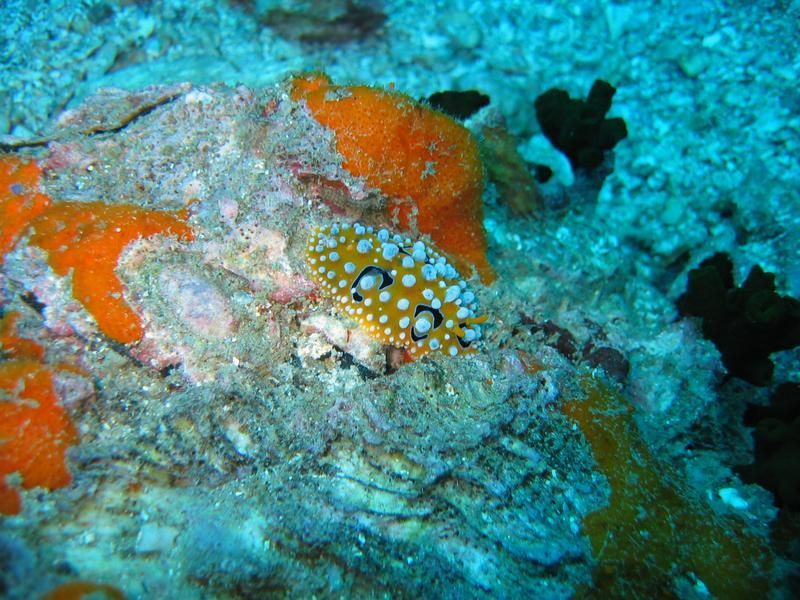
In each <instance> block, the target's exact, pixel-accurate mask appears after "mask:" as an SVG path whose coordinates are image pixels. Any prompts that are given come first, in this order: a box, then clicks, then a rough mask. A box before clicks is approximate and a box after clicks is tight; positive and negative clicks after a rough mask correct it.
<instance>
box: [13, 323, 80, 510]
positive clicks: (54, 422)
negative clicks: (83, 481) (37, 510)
mask: <svg viewBox="0 0 800 600" xmlns="http://www.w3.org/2000/svg"><path fill="white" fill-rule="evenodd" d="M17 316H18V315H17V313H8V314H6V315H5V316H4V317H3V318H0V353H2V354H5V355H7V356H12V357H14V359H15V360H8V361H5V362H0V514H6V515H15V514H18V513H19V511H20V510H21V508H22V507H21V502H20V497H19V492H18V491H17V490H16V489H14V488H13V487H10V486H9V485H8V482H7V481H6V477H7V476H8V475H10V474H12V473H19V474H20V476H21V477H22V487H23V488H25V489H31V488H35V487H44V488H47V489H48V490H53V489H55V488H59V487H64V486H65V485H68V484H69V482H70V481H71V480H72V478H71V476H70V473H69V470H68V469H67V465H66V463H65V462H64V452H65V451H66V449H67V447H68V446H71V445H74V444H75V443H77V440H78V436H77V432H76V431H75V427H74V426H73V424H72V422H71V421H70V419H69V416H68V415H67V413H66V412H65V411H64V409H63V408H62V406H61V404H59V402H58V396H57V395H56V392H55V388H54V386H53V374H52V372H51V370H50V369H49V368H48V367H46V366H45V365H43V364H42V363H41V362H39V361H40V359H41V358H42V353H43V350H42V348H41V346H39V345H38V344H37V343H36V342H34V341H32V340H25V339H23V338H21V337H19V336H18V335H17V334H16V331H15V329H14V321H15V320H16V318H17Z"/></svg>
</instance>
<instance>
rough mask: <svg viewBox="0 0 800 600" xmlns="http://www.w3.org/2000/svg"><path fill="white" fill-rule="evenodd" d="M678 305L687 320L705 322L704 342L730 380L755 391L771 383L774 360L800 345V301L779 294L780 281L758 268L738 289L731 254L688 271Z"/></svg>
mask: <svg viewBox="0 0 800 600" xmlns="http://www.w3.org/2000/svg"><path fill="white" fill-rule="evenodd" d="M677 304H678V310H679V311H680V312H681V314H682V315H691V316H694V317H700V318H701V319H702V324H703V336H704V337H705V338H706V339H709V340H711V341H712V342H714V345H715V346H716V347H717V349H718V350H719V351H720V353H721V354H722V362H723V363H724V364H725V367H726V368H727V369H728V371H729V372H730V374H731V375H734V376H736V377H740V378H741V379H744V380H745V381H749V382H750V383H752V384H754V385H767V383H769V381H770V379H772V371H773V369H774V365H773V364H772V361H771V360H770V358H769V355H770V354H772V353H773V352H778V351H780V350H788V349H790V348H794V347H795V346H798V345H800V301H798V300H797V299H796V298H791V297H789V296H781V295H780V294H778V293H777V292H776V290H775V275H774V274H773V273H766V272H764V271H763V270H762V269H761V267H759V266H758V265H756V266H754V267H753V268H752V269H751V270H750V274H749V275H748V276H747V279H746V280H745V282H744V283H743V284H742V285H741V286H740V287H736V286H735V284H734V281H733V263H732V262H731V259H730V257H729V256H728V255H727V254H724V253H721V252H720V253H717V254H715V255H713V256H711V257H709V258H707V259H705V260H704V261H703V262H701V263H700V265H699V266H698V267H697V268H695V269H692V270H691V271H689V284H688V286H687V289H686V292H685V293H684V294H683V295H681V297H680V298H678V302H677Z"/></svg>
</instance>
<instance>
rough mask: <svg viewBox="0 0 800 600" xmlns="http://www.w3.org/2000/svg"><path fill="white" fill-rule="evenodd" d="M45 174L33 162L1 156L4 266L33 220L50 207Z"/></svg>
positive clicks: (0, 235)
mask: <svg viewBox="0 0 800 600" xmlns="http://www.w3.org/2000/svg"><path fill="white" fill-rule="evenodd" d="M41 174H42V172H41V169H39V166H38V165H37V164H36V163H35V162H33V161H29V162H26V161H23V160H20V159H19V158H18V157H16V156H11V155H7V156H0V265H2V264H3V258H4V257H5V255H6V253H8V252H9V251H10V250H11V249H12V248H13V247H14V244H15V243H16V241H17V238H19V236H20V235H21V234H22V232H23V231H24V230H25V228H26V227H27V226H28V224H29V223H30V222H31V220H33V219H34V218H35V217H36V216H37V215H39V214H41V213H42V212H43V211H44V210H45V209H46V208H47V207H48V206H49V205H50V198H48V197H47V196H45V195H44V194H42V193H41V192H40V191H39V179H40V177H41Z"/></svg>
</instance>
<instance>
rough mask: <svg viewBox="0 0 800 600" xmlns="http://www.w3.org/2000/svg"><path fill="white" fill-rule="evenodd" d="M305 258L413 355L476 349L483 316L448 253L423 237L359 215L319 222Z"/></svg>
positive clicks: (374, 331)
mask: <svg viewBox="0 0 800 600" xmlns="http://www.w3.org/2000/svg"><path fill="white" fill-rule="evenodd" d="M306 261H307V263H308V267H309V270H310V272H311V275H312V278H313V279H314V281H315V282H316V283H317V284H318V285H319V286H320V287H321V288H322V289H323V291H324V292H325V293H326V294H327V295H328V296H330V297H331V298H332V299H333V300H334V301H335V302H336V304H337V307H338V308H339V309H340V310H341V311H342V312H344V313H345V314H346V315H348V316H349V317H351V318H353V319H355V320H356V321H358V322H359V324H360V325H361V327H363V328H364V329H365V330H366V331H367V332H368V333H369V334H370V335H371V336H372V337H374V338H376V339H378V340H379V341H381V342H382V343H385V344H391V345H393V346H401V347H403V348H405V349H406V350H407V351H408V353H409V355H410V356H411V357H412V358H419V357H421V356H424V355H426V354H428V353H430V352H444V353H445V354H448V355H450V356H457V355H459V354H463V353H466V352H472V351H474V349H475V344H476V342H477V341H478V340H480V338H481V326H480V323H483V322H484V321H485V320H486V317H485V316H478V315H477V308H478V306H477V303H476V301H475V295H474V294H473V293H472V292H470V291H469V290H467V283H466V282H465V281H464V280H463V279H462V278H461V277H460V275H459V274H458V273H457V272H456V270H455V269H454V268H453V267H452V265H450V264H449V263H448V262H447V259H446V258H445V257H444V256H443V255H442V254H441V253H440V252H439V251H437V250H436V249H435V248H433V247H432V246H430V245H428V244H425V243H424V242H422V241H412V240H411V239H409V238H407V237H404V236H401V235H398V234H392V233H390V232H389V231H387V230H386V229H381V230H379V231H377V232H376V231H374V230H373V228H372V227H365V226H363V225H361V224H359V223H355V224H354V225H352V226H351V225H350V224H349V223H341V224H339V223H337V224H333V225H330V226H327V227H318V228H316V229H315V230H314V231H313V233H312V234H311V238H310V240H309V243H308V249H307V252H306Z"/></svg>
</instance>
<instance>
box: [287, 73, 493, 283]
mask: <svg viewBox="0 0 800 600" xmlns="http://www.w3.org/2000/svg"><path fill="white" fill-rule="evenodd" d="M292 86H293V89H292V98H293V99H294V100H305V101H306V103H307V105H308V108H309V110H310V111H311V114H312V115H313V116H314V118H315V119H316V120H317V121H318V122H319V123H320V124H322V125H324V126H325V127H328V128H330V129H332V130H333V131H334V132H335V133H336V149H337V151H338V152H339V153H340V154H341V155H342V156H343V157H344V159H345V160H344V164H343V166H344V168H345V169H347V171H348V172H349V173H351V174H352V175H354V176H356V177H363V178H364V179H365V180H366V182H367V183H368V184H369V185H370V186H372V187H375V188H378V189H379V190H381V191H382V192H383V193H384V194H386V195H387V196H390V197H391V198H392V200H391V202H390V204H389V216H390V217H393V218H397V220H398V222H399V224H400V226H401V227H402V228H404V229H408V228H409V227H410V226H411V225H412V224H414V223H415V224H416V227H417V229H418V230H419V231H420V232H422V233H425V234H427V235H429V236H430V237H431V239H433V241H434V242H436V245H437V246H438V247H439V248H440V249H441V250H443V251H445V252H446V253H447V254H448V255H449V256H450V258H451V259H452V261H453V262H454V263H455V266H456V268H458V269H459V270H460V271H461V272H462V273H465V272H466V273H468V272H469V271H470V267H471V266H474V267H475V268H476V269H477V271H478V274H479V275H480V276H481V278H482V279H483V280H484V281H486V282H490V281H493V280H494V272H493V271H492V267H491V265H490V264H489V261H488V260H487V259H486V234H485V232H484V230H483V222H482V216H483V210H482V203H481V194H482V192H483V170H482V167H481V162H480V156H479V152H478V145H477V142H476V141H475V139H474V138H473V137H472V135H471V134H470V132H469V131H468V130H467V129H465V128H464V127H463V126H461V125H460V124H459V123H457V122H456V121H454V120H453V119H451V118H450V117H448V116H446V115H444V114H442V113H439V112H437V111H435V110H432V109H431V108H428V107H426V106H423V105H421V104H419V103H417V102H415V101H414V100H412V99H411V98H409V97H408V96H405V95H403V94H399V93H397V92H389V91H384V90H380V89H375V88H371V87H367V86H335V85H332V83H331V81H330V79H328V78H327V77H326V76H324V75H319V74H312V75H305V76H301V77H296V78H295V79H294V80H293V81H292Z"/></svg>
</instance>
